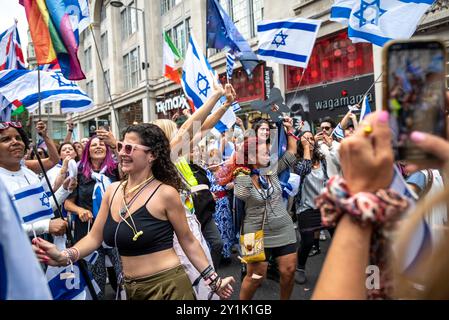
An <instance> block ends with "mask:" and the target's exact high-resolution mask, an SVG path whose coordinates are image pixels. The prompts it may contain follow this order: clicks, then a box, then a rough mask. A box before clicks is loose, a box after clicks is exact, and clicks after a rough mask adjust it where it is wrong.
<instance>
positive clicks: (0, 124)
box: [0, 121, 22, 130]
mask: <svg viewBox="0 0 449 320" xmlns="http://www.w3.org/2000/svg"><path fill="white" fill-rule="evenodd" d="M9 127H13V128H16V129H20V128H22V123H21V122H19V121H18V122H0V130H5V129H8V128H9Z"/></svg>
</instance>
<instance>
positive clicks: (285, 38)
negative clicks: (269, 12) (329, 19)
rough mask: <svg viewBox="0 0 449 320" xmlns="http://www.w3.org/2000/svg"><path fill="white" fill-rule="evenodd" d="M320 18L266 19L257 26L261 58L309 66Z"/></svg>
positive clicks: (259, 55) (304, 66) (258, 52)
mask: <svg viewBox="0 0 449 320" xmlns="http://www.w3.org/2000/svg"><path fill="white" fill-rule="evenodd" d="M320 25H321V21H320V20H311V19H303V18H295V19H287V20H264V21H262V22H260V23H259V25H258V26H257V33H258V37H259V50H258V51H257V55H258V57H259V59H261V60H266V61H269V60H271V61H274V62H277V63H281V64H286V65H292V66H297V67H301V68H307V64H308V63H309V59H310V55H311V54H312V49H313V46H314V45H315V40H316V37H317V34H318V30H319V28H320Z"/></svg>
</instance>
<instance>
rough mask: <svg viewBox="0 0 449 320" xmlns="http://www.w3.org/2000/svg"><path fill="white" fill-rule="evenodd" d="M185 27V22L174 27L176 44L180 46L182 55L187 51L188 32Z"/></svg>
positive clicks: (177, 46)
mask: <svg viewBox="0 0 449 320" xmlns="http://www.w3.org/2000/svg"><path fill="white" fill-rule="evenodd" d="M184 28H185V25H184V22H182V23H180V24H178V25H177V26H176V27H174V28H173V41H174V42H175V46H176V48H178V50H179V52H180V53H181V55H184V52H185V51H186V34H185V29H184Z"/></svg>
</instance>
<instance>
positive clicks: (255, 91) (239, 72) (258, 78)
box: [220, 64, 265, 103]
mask: <svg viewBox="0 0 449 320" xmlns="http://www.w3.org/2000/svg"><path fill="white" fill-rule="evenodd" d="M264 70H265V65H264V64H259V65H258V66H257V67H256V68H254V71H253V78H252V79H251V80H250V79H249V78H248V76H247V74H246V72H245V71H244V70H243V69H242V68H238V69H236V70H234V74H233V75H232V79H231V81H230V83H231V84H232V86H233V87H234V90H235V93H236V94H237V102H239V103H243V102H247V101H254V100H265V82H264ZM220 81H221V83H222V84H223V85H224V84H225V83H226V82H227V80H226V73H224V74H221V75H220Z"/></svg>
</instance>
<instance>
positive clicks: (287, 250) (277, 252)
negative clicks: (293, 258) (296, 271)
mask: <svg viewBox="0 0 449 320" xmlns="http://www.w3.org/2000/svg"><path fill="white" fill-rule="evenodd" d="M296 250H298V246H297V243H296V242H295V243H292V244H287V245H285V246H282V247H276V248H265V261H268V260H269V259H270V257H272V258H277V257H282V256H286V255H288V254H292V253H296Z"/></svg>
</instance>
